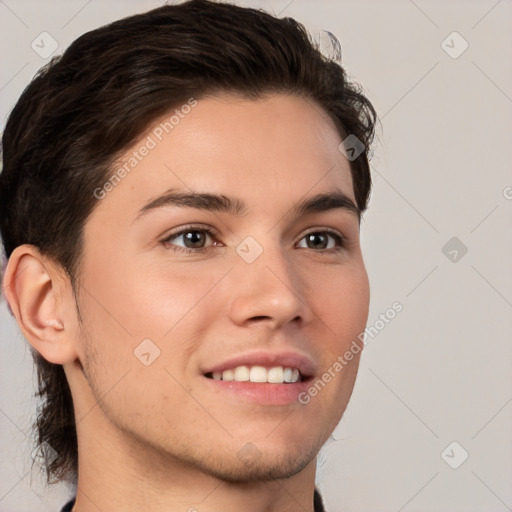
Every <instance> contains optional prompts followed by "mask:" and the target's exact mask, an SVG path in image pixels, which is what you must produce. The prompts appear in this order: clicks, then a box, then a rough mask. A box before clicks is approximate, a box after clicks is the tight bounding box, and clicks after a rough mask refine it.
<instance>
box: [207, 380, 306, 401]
mask: <svg viewBox="0 0 512 512" xmlns="http://www.w3.org/2000/svg"><path fill="white" fill-rule="evenodd" d="M205 379H206V380H207V381H208V382H209V383H210V385H211V386H213V388H214V389H216V390H218V391H221V392H225V393H230V394H232V395H234V396H236V397H239V398H240V399H242V400H246V401H249V402H253V403H258V404H262V405H289V404H292V403H297V404H300V402H299V399H298V398H299V395H300V394H301V393H303V392H305V391H306V390H307V389H308V388H309V386H310V383H309V382H308V381H302V382H294V383H288V384H269V383H268V382H261V383H260V382H250V381H245V382H237V381H234V380H215V379H209V378H208V377H205Z"/></svg>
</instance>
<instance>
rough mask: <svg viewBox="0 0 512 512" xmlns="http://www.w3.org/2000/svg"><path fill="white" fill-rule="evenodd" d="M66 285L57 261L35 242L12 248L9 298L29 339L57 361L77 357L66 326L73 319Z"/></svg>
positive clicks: (7, 279) (7, 280)
mask: <svg viewBox="0 0 512 512" xmlns="http://www.w3.org/2000/svg"><path fill="white" fill-rule="evenodd" d="M65 286H66V283H65V278H64V277H63V276H62V272H59V269H58V265H57V264H56V263H54V262H53V261H51V260H50V259H49V258H47V257H45V256H43V255H42V254H41V253H40V251H39V250H38V249H37V248H36V247H34V246H33V245H28V244H25V245H21V246H19V247H17V248H16V249H15V250H14V251H13V252H12V254H11V256H10V258H9V261H8V263H7V268H6V273H5V276H4V288H5V295H6V297H7V301H8V303H9V306H10V308H11V310H12V312H13V314H14V316H15V318H16V321H17V322H18V325H19V326H20V329H21V331H22V333H23V335H24V336H25V338H26V339H27V341H28V342H29V343H30V344H31V345H32V347H34V349H35V350H37V352H39V353H40V354H41V355H42V356H43V357H44V358H45V359H46V360H47V361H49V362H50V363H55V364H65V363H68V362H71V361H73V360H74V359H76V358H77V353H76V350H75V347H74V340H73V339H72V337H71V336H70V332H69V331H70V330H69V329H66V323H68V324H70V323H71V324H72V323H73V321H72V319H66V318H65V317H64V314H65V311H66V308H64V307H63V304H62V302H63V300H65V296H66V294H65V292H64V288H65ZM67 320H68V322H67Z"/></svg>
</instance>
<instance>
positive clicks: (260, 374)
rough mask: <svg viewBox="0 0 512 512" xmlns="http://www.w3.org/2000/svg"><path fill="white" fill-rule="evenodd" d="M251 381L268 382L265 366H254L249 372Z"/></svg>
mask: <svg viewBox="0 0 512 512" xmlns="http://www.w3.org/2000/svg"><path fill="white" fill-rule="evenodd" d="M249 380H250V381H251V382H267V369H266V368H264V367H263V366H253V367H252V368H251V371H250V372H249Z"/></svg>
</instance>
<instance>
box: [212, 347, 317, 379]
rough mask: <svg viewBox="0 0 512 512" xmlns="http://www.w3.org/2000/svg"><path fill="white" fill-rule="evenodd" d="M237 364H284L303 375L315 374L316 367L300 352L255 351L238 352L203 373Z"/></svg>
mask: <svg viewBox="0 0 512 512" xmlns="http://www.w3.org/2000/svg"><path fill="white" fill-rule="evenodd" d="M237 366H264V367H266V368H272V367H274V366H283V367H284V368H297V369H298V370H299V372H300V373H301V375H302V376H303V377H311V376H312V375H314V374H315V368H316V366H315V364H314V362H313V361H312V359H311V358H309V357H308V356H306V355H305V354H301V353H299V352H293V351H286V352H268V351H267V352H264V351H253V352H246V353H244V354H238V355H236V356H234V357H231V358H230V359H226V360H225V361H223V362H221V363H218V364H215V365H213V366H210V367H208V368H207V369H206V370H205V371H204V372H203V373H204V374H206V373H213V372H223V371H224V370H229V369H232V368H236V367H237Z"/></svg>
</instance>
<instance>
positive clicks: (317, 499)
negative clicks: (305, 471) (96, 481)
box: [61, 489, 325, 512]
mask: <svg viewBox="0 0 512 512" xmlns="http://www.w3.org/2000/svg"><path fill="white" fill-rule="evenodd" d="M313 503H314V510H315V512H325V509H324V504H323V501H322V497H321V496H320V494H319V492H318V491H317V490H316V489H315V496H314V498H313ZM74 504H75V499H74V498H73V499H72V500H71V501H70V502H69V503H66V505H65V507H64V508H63V509H62V510H61V512H71V509H72V508H73V505H74Z"/></svg>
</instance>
